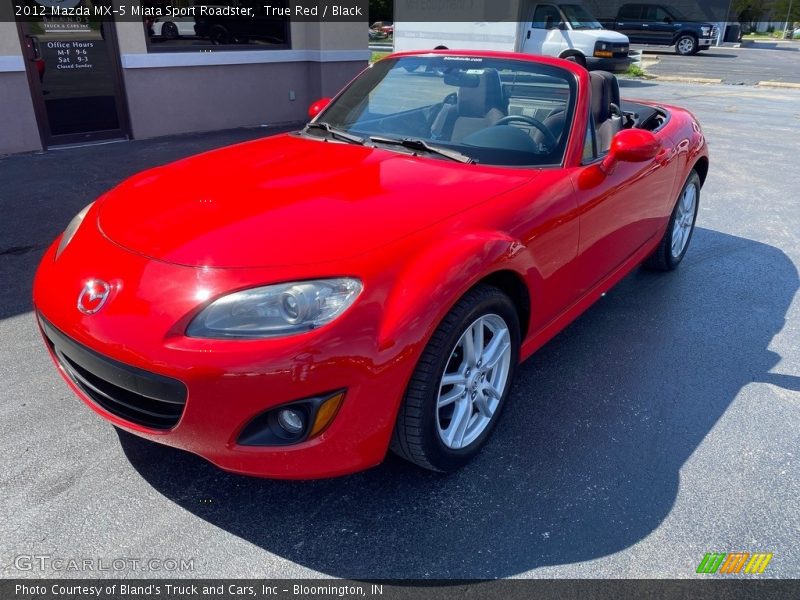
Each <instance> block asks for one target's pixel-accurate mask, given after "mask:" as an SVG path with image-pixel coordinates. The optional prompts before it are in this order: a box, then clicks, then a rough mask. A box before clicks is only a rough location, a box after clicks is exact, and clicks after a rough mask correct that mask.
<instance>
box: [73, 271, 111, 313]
mask: <svg viewBox="0 0 800 600" xmlns="http://www.w3.org/2000/svg"><path fill="white" fill-rule="evenodd" d="M109 293H111V286H110V285H108V284H107V283H106V282H105V281H101V280H99V279H92V280H90V281H87V282H86V285H85V286H83V290H81V293H80V295H79V296H78V310H79V311H81V312H82V313H83V314H85V315H93V314H94V313H96V312H97V311H98V310H100V309H101V308H103V304H105V303H106V300H108V294H109Z"/></svg>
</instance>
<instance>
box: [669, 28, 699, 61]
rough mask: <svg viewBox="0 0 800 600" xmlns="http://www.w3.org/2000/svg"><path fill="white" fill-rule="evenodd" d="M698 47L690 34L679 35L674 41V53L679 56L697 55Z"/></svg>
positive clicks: (695, 39)
mask: <svg viewBox="0 0 800 600" xmlns="http://www.w3.org/2000/svg"><path fill="white" fill-rule="evenodd" d="M699 47H700V44H699V43H698V41H697V38H696V37H695V36H693V35H692V34H690V33H684V34H681V35H680V36H679V37H678V39H677V40H676V41H675V53H676V54H680V55H681V56H691V55H693V54H697V51H698V48H699Z"/></svg>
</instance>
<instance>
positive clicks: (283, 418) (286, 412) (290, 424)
mask: <svg viewBox="0 0 800 600" xmlns="http://www.w3.org/2000/svg"><path fill="white" fill-rule="evenodd" d="M278 425H280V426H281V427H282V428H283V429H284V431H286V433H288V434H290V435H297V434H299V433H300V432H301V431H303V429H304V428H305V419H304V418H303V414H302V413H301V412H300V411H299V410H295V409H294V408H284V409H283V410H281V411H279V412H278Z"/></svg>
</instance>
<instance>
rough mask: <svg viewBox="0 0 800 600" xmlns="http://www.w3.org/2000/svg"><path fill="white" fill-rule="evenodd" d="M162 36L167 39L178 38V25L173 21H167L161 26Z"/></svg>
mask: <svg viewBox="0 0 800 600" xmlns="http://www.w3.org/2000/svg"><path fill="white" fill-rule="evenodd" d="M161 37H162V38H164V39H165V40H176V39H178V26H177V25H175V23H173V22H172V21H167V22H166V23H164V24H163V25H162V26H161Z"/></svg>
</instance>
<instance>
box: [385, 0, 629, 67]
mask: <svg viewBox="0 0 800 600" xmlns="http://www.w3.org/2000/svg"><path fill="white" fill-rule="evenodd" d="M454 16H455V15H454ZM398 19H399V17H398ZM440 45H441V46H447V47H448V48H450V49H454V50H456V49H457V50H505V51H510V52H524V53H529V54H542V55H544V56H555V57H558V58H566V59H569V60H573V61H575V62H577V63H579V64H581V65H583V66H585V67H586V68H587V69H589V70H603V71H612V72H621V71H625V70H627V68H628V67H629V66H630V64H631V59H630V57H629V56H628V53H629V46H630V43H629V42H628V38H627V37H626V36H625V35H623V34H621V33H619V32H616V31H610V30H608V29H603V26H602V25H600V23H599V22H598V21H597V19H595V18H594V17H593V16H592V15H591V14H590V13H589V12H588V11H587V10H586V8H584V7H583V5H581V4H578V3H569V4H560V3H558V4H550V3H539V2H525V1H524V0H519V21H517V22H514V21H503V22H464V21H457V20H453V21H440V22H411V21H400V20H397V21H396V22H395V28H394V49H395V51H398V52H402V51H405V50H426V49H430V48H434V47H436V46H440Z"/></svg>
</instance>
